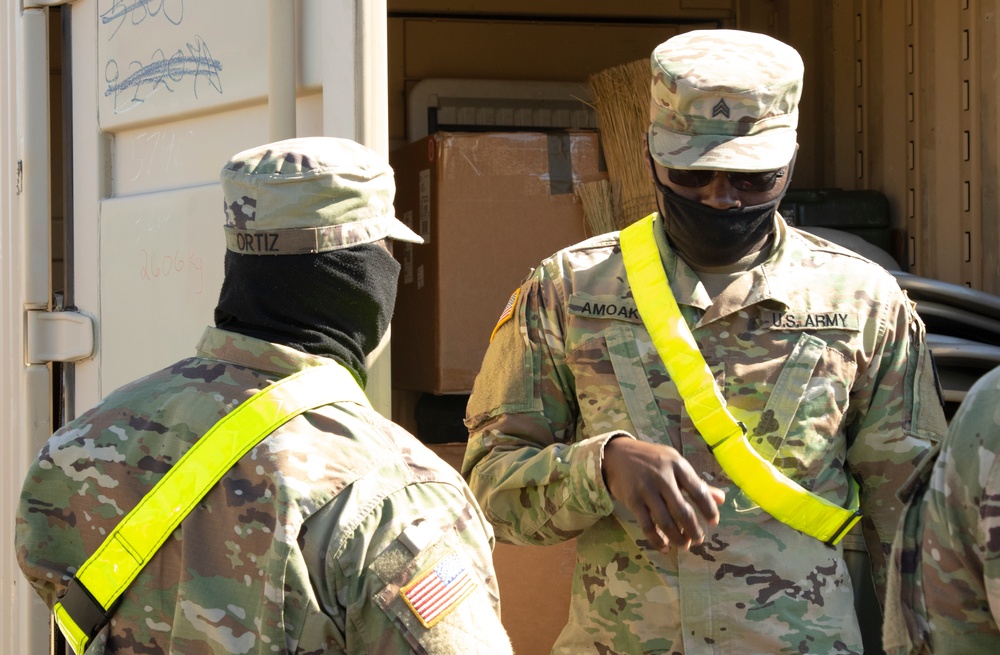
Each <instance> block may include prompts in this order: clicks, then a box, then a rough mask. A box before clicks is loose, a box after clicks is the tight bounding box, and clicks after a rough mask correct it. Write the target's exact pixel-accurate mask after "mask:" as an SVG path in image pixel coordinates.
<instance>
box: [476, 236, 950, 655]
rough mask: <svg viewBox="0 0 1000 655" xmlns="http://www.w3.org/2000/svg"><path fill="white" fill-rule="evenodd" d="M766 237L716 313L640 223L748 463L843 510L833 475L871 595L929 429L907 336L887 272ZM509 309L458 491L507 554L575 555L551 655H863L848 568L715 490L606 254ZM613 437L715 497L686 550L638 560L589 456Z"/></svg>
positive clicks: (574, 260)
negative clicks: (695, 479)
mask: <svg viewBox="0 0 1000 655" xmlns="http://www.w3.org/2000/svg"><path fill="white" fill-rule="evenodd" d="M776 224H777V226H778V228H777V235H778V236H777V239H778V245H776V247H775V251H774V252H773V254H772V256H771V257H770V259H769V260H768V261H766V262H765V263H763V264H762V265H760V266H758V267H756V268H753V269H751V270H750V271H748V272H746V273H745V274H743V275H742V276H740V277H738V278H737V279H736V280H735V281H734V282H733V283H732V284H730V285H729V286H728V287H727V288H726V289H725V290H724V291H722V293H721V294H720V295H719V296H718V297H717V298H716V300H715V302H714V303H713V301H712V300H711V299H710V298H709V296H708V294H707V293H706V291H705V288H704V287H703V285H702V284H701V283H700V282H699V280H698V277H697V276H696V274H695V273H694V272H693V271H692V270H691V269H690V268H688V266H687V265H686V264H685V263H683V261H682V260H681V259H680V258H679V257H677V256H676V255H675V254H674V253H673V252H672V251H671V250H670V248H669V246H668V245H667V243H666V239H665V237H664V236H663V232H662V221H661V220H660V219H659V218H657V219H656V226H657V238H658V245H659V246H660V252H661V255H662V258H663V261H664V266H665V270H666V272H667V276H668V278H669V280H670V285H671V289H672V290H673V293H674V294H675V296H676V298H677V301H678V304H679V305H680V308H681V312H682V313H683V315H684V316H685V318H686V320H687V321H688V323H689V324H690V326H691V329H692V333H693V335H694V337H695V339H696V340H697V342H698V343H699V345H700V349H701V352H702V353H703V354H704V356H705V359H706V361H707V363H708V364H709V366H710V367H711V369H712V371H713V372H714V373H715V375H716V378H717V380H718V382H719V384H720V388H721V389H723V390H724V395H725V397H726V399H727V403H728V406H729V408H730V410H731V411H732V412H733V414H734V415H735V416H736V417H737V418H738V419H740V420H743V421H744V422H745V423H746V424H747V425H748V427H749V438H750V441H751V443H752V444H753V446H754V447H755V448H756V449H758V451H759V452H760V453H761V454H762V456H764V457H765V458H767V459H768V460H770V461H772V462H773V463H774V464H775V465H776V466H777V467H778V468H779V469H780V470H781V471H782V472H784V473H785V474H786V475H788V476H789V477H790V478H792V479H794V480H795V481H796V482H798V483H799V484H801V485H803V486H804V487H805V488H807V489H810V490H811V491H813V492H815V493H817V494H819V495H821V496H823V497H825V498H827V499H829V500H831V501H834V502H836V503H839V504H841V505H843V504H845V501H846V499H847V497H848V492H849V484H848V478H847V475H848V472H849V473H850V474H851V475H853V476H855V477H856V478H857V479H858V480H859V482H860V483H861V507H862V509H863V511H864V513H865V519H864V520H863V526H864V531H865V536H866V538H867V539H868V543H870V544H872V545H873V546H874V548H873V552H872V554H871V555H872V556H871V561H872V566H873V574H874V576H875V579H876V580H877V581H878V582H879V586H880V588H881V585H882V584H884V580H885V578H884V572H885V554H886V553H888V552H889V547H890V544H891V541H892V536H893V530H894V528H895V525H896V519H897V517H898V516H899V512H900V510H901V509H902V505H901V503H900V502H899V501H898V499H897V498H896V496H895V491H896V489H897V488H898V487H899V486H900V484H902V482H903V481H904V480H905V479H906V478H907V476H908V475H909V474H910V473H911V472H912V471H913V469H914V466H915V465H916V463H917V462H918V461H919V460H920V459H921V457H922V456H923V454H924V453H925V452H926V451H927V450H928V449H930V448H931V446H932V445H933V444H934V443H935V442H936V441H937V440H938V438H939V435H940V434H942V433H943V432H944V429H945V421H944V416H943V413H942V409H941V403H940V396H939V395H938V389H937V386H936V381H935V378H934V373H933V370H932V366H931V363H930V359H929V352H928V350H927V348H926V346H925V344H924V342H923V337H924V328H923V324H922V323H921V321H920V319H919V317H918V316H917V314H916V313H915V311H914V309H913V305H912V304H911V303H910V302H909V301H908V300H907V298H906V297H905V296H904V294H903V293H902V292H901V291H900V289H899V287H898V286H897V285H896V283H895V280H894V279H893V278H892V276H891V275H889V274H888V273H887V272H886V271H885V270H884V269H882V268H881V267H879V266H877V265H875V264H872V263H871V262H869V261H868V260H865V259H863V258H861V257H860V256H858V255H855V254H853V253H850V252H848V251H846V250H844V249H842V248H840V247H838V246H835V245H833V244H830V243H828V242H826V241H823V240H821V239H819V238H817V237H813V236H812V235H809V234H806V233H803V232H799V231H797V230H795V229H794V228H788V227H785V226H784V225H783V223H782V221H780V219H778V220H776ZM521 289H522V293H521V298H520V300H519V302H518V305H517V309H516V315H515V318H514V320H511V321H509V322H507V323H505V324H504V325H503V326H502V327H501V328H500V329H499V330H498V331H497V333H496V336H495V338H494V340H493V343H492V344H491V345H490V347H489V349H488V351H487V353H486V356H485V359H484V362H483V368H482V370H481V372H480V375H479V377H478V378H477V380H476V383H475V387H474V389H473V393H472V396H471V398H470V401H469V404H468V416H467V419H466V425H467V426H468V427H469V429H470V441H469V445H468V449H467V452H466V457H465V461H464V463H463V474H464V475H465V476H466V478H467V479H468V480H469V482H470V485H471V487H472V489H473V491H474V493H475V494H476V497H477V498H478V499H479V501H480V504H481V506H482V507H483V509H484V510H485V512H486V515H487V517H488V518H489V520H490V521H491V522H492V523H493V525H494V527H495V528H496V531H497V538H498V539H500V540H501V541H503V542H509V543H513V544H539V545H540V544H553V543H559V542H561V541H564V540H567V539H570V538H574V537H575V538H576V540H577V558H578V559H577V565H576V568H575V572H574V579H573V591H572V600H571V607H570V616H569V620H568V623H567V625H566V627H565V629H564V630H563V632H562V634H561V636H560V638H559V640H558V641H557V643H556V645H555V648H554V650H553V652H554V653H565V654H571V653H572V654H573V655H580V654H584V653H595V654H600V655H625V654H632V653H671V654H672V653H681V654H689V655H693V654H702V653H712V654H716V655H717V654H722V653H739V654H743V653H822V654H823V655H829V654H831V653H859V652H861V649H862V643H861V636H860V634H859V628H858V621H857V618H856V616H855V610H854V593H853V591H852V583H851V579H850V577H849V574H848V570H847V567H846V566H845V562H844V552H843V547H842V546H837V547H828V546H826V545H824V544H823V543H821V542H819V541H817V540H815V539H813V538H812V537H808V536H805V535H804V534H802V533H799V532H797V531H795V530H793V529H791V528H789V527H787V526H786V525H785V524H783V523H781V522H779V521H777V520H775V519H773V518H771V517H770V516H768V515H767V514H765V513H763V512H762V511H761V510H760V509H759V508H758V507H755V506H754V505H753V504H752V503H751V502H750V501H749V500H748V499H747V498H746V497H745V496H744V495H743V494H742V493H741V492H740V490H739V489H738V488H736V487H735V486H734V485H733V484H732V483H731V481H730V480H729V479H728V478H727V476H726V475H725V473H724V472H723V471H722V470H721V468H720V467H719V465H718V463H717V462H716V460H715V458H714V457H713V456H712V455H711V453H710V452H709V451H708V449H707V447H706V445H705V442H704V441H703V440H702V438H701V436H700V435H699V434H698V433H697V432H696V431H695V429H694V426H693V424H692V422H691V419H690V417H689V416H688V414H687V412H686V411H685V409H684V406H683V403H682V400H681V398H680V397H679V396H678V393H677V389H676V388H675V386H674V384H673V383H672V382H671V380H670V377H669V376H668V374H667V372H666V370H665V367H664V364H663V361H662V360H661V359H660V358H659V356H658V355H657V353H656V351H655V348H654V346H653V344H652V340H651V339H650V336H649V334H648V332H647V331H646V329H645V327H644V326H643V324H642V322H641V320H640V318H639V316H638V314H637V312H636V310H635V303H634V301H633V299H632V293H631V290H630V288H629V285H628V282H627V280H626V274H625V269H624V266H623V264H622V258H621V251H620V248H619V245H618V234H617V233H611V234H608V235H602V236H598V237H594V238H593V239H590V240H588V241H585V242H583V243H580V244H578V245H576V246H573V247H570V248H567V249H565V250H563V251H561V252H559V253H556V254H555V255H553V256H552V257H551V258H548V259H546V260H545V261H543V262H542V264H541V265H540V266H539V267H538V268H537V269H536V270H535V271H534V273H533V274H532V275H531V276H530V277H529V278H527V279H526V281H525V282H524V283H523V284H522V286H521ZM623 433H624V434H628V435H632V436H634V437H635V438H638V439H642V440H646V441H650V442H654V443H663V444H670V445H672V446H673V447H674V448H677V449H678V450H679V451H681V452H682V453H683V454H684V455H685V456H686V457H687V459H688V461H689V462H690V463H691V464H692V465H693V466H694V467H695V470H697V471H699V472H700V474H701V475H702V476H703V477H704V479H705V480H706V481H708V482H710V483H711V484H713V485H716V486H719V487H721V488H723V489H725V490H726V491H727V496H726V501H725V504H724V506H723V507H722V508H720V512H721V520H720V522H719V525H718V526H717V527H715V528H708V532H707V533H706V538H705V542H704V543H703V544H702V545H701V546H698V547H695V548H693V549H691V551H689V552H688V551H683V550H678V549H671V550H670V551H669V552H668V553H666V554H663V553H660V552H657V551H655V550H652V549H651V548H649V547H648V544H647V543H646V541H645V539H644V537H643V533H642V532H641V530H640V529H639V528H638V525H637V524H636V522H635V521H634V519H633V518H632V517H631V515H630V514H629V513H628V511H627V510H626V509H625V508H624V506H622V505H620V504H616V503H615V502H614V501H613V500H612V498H611V497H610V496H609V492H608V490H607V488H606V486H605V484H604V481H603V478H602V475H601V470H602V449H603V446H604V444H605V443H606V442H607V441H608V439H609V438H610V437H611V436H612V435H616V434H623Z"/></svg>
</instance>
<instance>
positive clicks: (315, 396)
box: [52, 364, 370, 655]
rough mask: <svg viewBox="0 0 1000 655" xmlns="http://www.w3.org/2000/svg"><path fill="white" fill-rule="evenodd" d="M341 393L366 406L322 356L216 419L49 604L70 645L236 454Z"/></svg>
mask: <svg viewBox="0 0 1000 655" xmlns="http://www.w3.org/2000/svg"><path fill="white" fill-rule="evenodd" d="M345 400H346V401H353V402H356V403H360V404H362V405H365V406H370V405H369V402H368V399H367V397H366V396H365V394H364V392H363V391H362V390H361V388H360V387H359V386H358V383H357V382H356V381H355V379H354V377H353V376H352V375H351V374H350V373H349V372H348V370H347V369H346V368H344V367H343V366H340V365H339V364H326V365H323V366H318V367H315V368H308V369H306V370H304V371H300V372H298V373H296V374H294V375H290V376H288V377H286V378H282V379H281V380H278V381H277V382H275V383H274V384H272V385H270V386H268V387H267V388H265V389H262V390H260V391H258V392H257V393H256V394H254V395H253V396H251V397H250V398H248V399H247V400H246V401H244V402H243V403H242V404H240V405H239V406H237V407H236V409H234V410H233V411H231V412H230V413H229V414H227V415H226V416H224V417H223V418H222V419H221V420H220V421H219V422H218V423H216V424H215V425H213V426H212V428H211V429H210V430H209V431H208V432H206V433H205V435H204V436H202V437H201V438H200V439H199V440H198V441H196V442H195V443H194V445H192V446H191V448H189V449H188V451H187V452H186V453H184V456H183V457H181V458H180V459H179V460H178V461H177V463H176V464H175V465H174V466H173V467H171V468H170V470H169V471H167V472H166V474H165V475H164V476H163V477H162V478H161V479H160V481H159V482H157V483H156V485H155V486H154V487H153V488H152V489H150V491H149V492H148V493H147V494H146V495H145V496H143V498H142V500H140V501H139V504H138V505H136V506H135V508H134V509H133V510H132V511H131V512H129V513H128V514H127V515H126V516H125V518H123V519H122V520H121V522H120V523H119V524H118V525H117V526H116V527H115V529H114V530H113V531H112V532H111V534H109V535H108V536H107V538H106V539H105V540H104V542H103V543H102V544H101V545H100V547H99V548H98V549H97V550H96V551H95V552H94V554H93V555H91V556H90V557H89V558H88V559H87V561H86V562H84V563H83V565H82V566H81V567H80V569H79V570H78V571H77V572H76V575H75V576H74V578H73V580H72V581H71V582H70V584H69V586H68V588H67V590H66V591H65V592H64V593H63V595H62V596H61V597H60V598H59V600H58V601H57V602H56V604H55V606H54V607H53V608H52V612H53V614H54V615H55V620H56V624H57V625H58V626H59V630H60V631H61V632H62V633H63V635H64V636H65V637H66V640H67V641H68V642H69V645H70V646H71V647H72V648H73V651H74V652H76V653H77V655H82V654H83V652H84V651H85V650H86V649H87V645H88V644H89V642H90V640H92V639H93V638H94V636H95V635H96V634H97V633H98V632H99V631H100V630H101V628H103V627H104V625H105V624H107V622H108V621H110V620H111V615H112V614H114V611H115V608H116V606H117V603H118V601H119V599H120V598H121V595H122V594H123V593H124V592H125V590H126V589H127V588H128V586H129V585H130V584H131V583H132V581H133V580H134V579H135V578H136V576H137V575H139V572H140V571H141V570H142V568H143V567H144V566H145V565H146V564H147V563H148V562H149V561H150V560H151V559H152V558H153V556H154V555H155V554H156V551H157V550H159V548H160V546H162V545H163V542H164V541H166V540H167V537H169V536H170V534H171V533H172V532H173V531H174V529H175V528H176V527H177V526H178V525H179V524H180V522H181V521H183V520H184V517H185V516H187V515H188V513H189V512H190V511H191V510H192V509H193V508H194V506H195V504H197V503H198V501H200V500H201V499H202V497H204V496H205V494H206V493H208V491H209V489H211V488H212V487H213V486H215V484H216V483H217V482H218V481H219V480H221V479H222V476H223V475H225V473H226V471H228V470H229V469H230V468H232V466H233V465H234V464H235V463H236V462H237V461H238V460H239V459H240V458H241V457H243V456H244V455H245V454H246V453H248V452H249V451H250V449H251V448H253V447H254V446H255V445H257V444H258V443H259V442H260V441H261V440H262V439H264V437H266V436H267V435H269V434H271V433H272V432H273V431H274V430H276V429H277V428H278V427H280V426H281V425H283V424H284V423H285V422H287V421H288V420H290V419H292V418H294V417H295V416H298V415H299V414H302V413H303V412H307V411H309V410H311V409H316V408H317V407H322V406H323V405H329V404H331V403H334V402H339V401H345Z"/></svg>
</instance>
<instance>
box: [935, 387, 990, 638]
mask: <svg viewBox="0 0 1000 655" xmlns="http://www.w3.org/2000/svg"><path fill="white" fill-rule="evenodd" d="M945 447H946V448H945V449H944V450H943V452H942V455H941V460H940V461H939V463H938V465H939V467H941V468H942V469H943V470H944V472H945V473H944V475H943V476H942V481H941V482H940V483H938V485H937V486H936V488H934V492H935V494H934V497H933V498H934V501H935V502H934V511H935V512H936V513H937V514H938V515H940V516H941V517H942V518H941V519H938V517H936V516H932V517H929V518H928V521H927V522H928V528H933V529H934V531H935V533H934V535H933V538H934V539H935V541H936V542H937V543H936V544H935V545H937V546H938V547H939V549H940V551H941V552H943V553H944V555H938V557H936V558H926V559H925V561H926V562H927V563H926V564H925V567H933V568H934V570H935V575H936V576H938V577H940V578H941V579H943V580H945V581H947V582H949V583H950V585H949V586H951V587H952V588H953V589H955V590H956V591H954V592H953V593H954V595H955V596H957V597H958V598H960V599H961V600H962V603H961V606H962V607H977V606H978V607H981V608H982V610H983V612H984V614H985V613H989V614H990V615H991V616H992V618H993V625H992V626H976V625H974V624H973V617H971V616H966V615H964V613H963V614H962V615H959V616H956V617H955V623H956V624H957V625H956V629H967V630H970V631H972V632H977V631H982V632H985V633H986V634H992V635H993V637H994V638H996V634H997V630H998V629H1000V628H998V626H1000V369H995V370H994V371H993V372H992V373H989V374H987V375H986V376H984V377H983V378H981V379H980V380H979V381H978V382H977V384H976V385H974V386H973V388H972V389H971V390H970V391H969V394H968V395H967V396H966V399H965V401H963V403H962V407H961V408H960V409H959V411H958V413H957V414H956V415H955V418H954V420H953V421H952V425H951V429H950V431H949V434H948V437H947V440H946V441H945ZM983 593H985V595H986V598H982V595H983ZM966 596H970V597H966ZM983 601H985V606H984V604H983ZM987 607H988V609H987ZM950 618H952V617H947V618H946V619H942V622H943V621H944V620H947V619H950ZM978 618H982V619H985V621H986V622H988V621H989V619H988V618H986V617H985V616H980V617H977V619H978Z"/></svg>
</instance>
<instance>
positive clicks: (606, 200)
mask: <svg viewBox="0 0 1000 655" xmlns="http://www.w3.org/2000/svg"><path fill="white" fill-rule="evenodd" d="M576 195H577V196H579V198H580V201H581V203H582V204H583V216H584V219H585V221H586V224H585V225H584V228H585V233H586V235H587V236H588V237H592V236H595V235H597V234H604V233H605V232H614V231H615V230H617V229H618V223H617V221H615V212H614V202H613V200H612V197H611V183H610V182H609V181H608V180H595V181H593V182H584V183H583V184H578V185H577V187H576Z"/></svg>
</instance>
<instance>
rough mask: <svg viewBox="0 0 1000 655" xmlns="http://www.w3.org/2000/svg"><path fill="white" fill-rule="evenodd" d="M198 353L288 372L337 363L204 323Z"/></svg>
mask: <svg viewBox="0 0 1000 655" xmlns="http://www.w3.org/2000/svg"><path fill="white" fill-rule="evenodd" d="M198 356H200V357H208V358H211V359H218V360H220V361H223V362H228V363H230V364H236V365H237V366H246V367H247V368H252V369H255V370H258V371H263V372H265V373H272V374H274V375H279V376H282V377H284V376H287V375H291V374H293V373H297V372H299V371H302V370H305V369H307V368H314V367H316V366H324V365H326V364H331V363H337V362H336V361H335V360H333V359H329V358H327V357H319V356H317V355H310V354H308V353H304V352H302V351H300V350H296V349H295V348H289V347H288V346H283V345H281V344H277V343H271V342H270V341H264V340H263V339H256V338H254V337H248V336H246V335H243V334H239V333H237V332H230V331H229V330H222V329H219V328H216V327H206V328H205V332H204V333H203V334H202V336H201V339H200V340H199V341H198Z"/></svg>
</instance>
